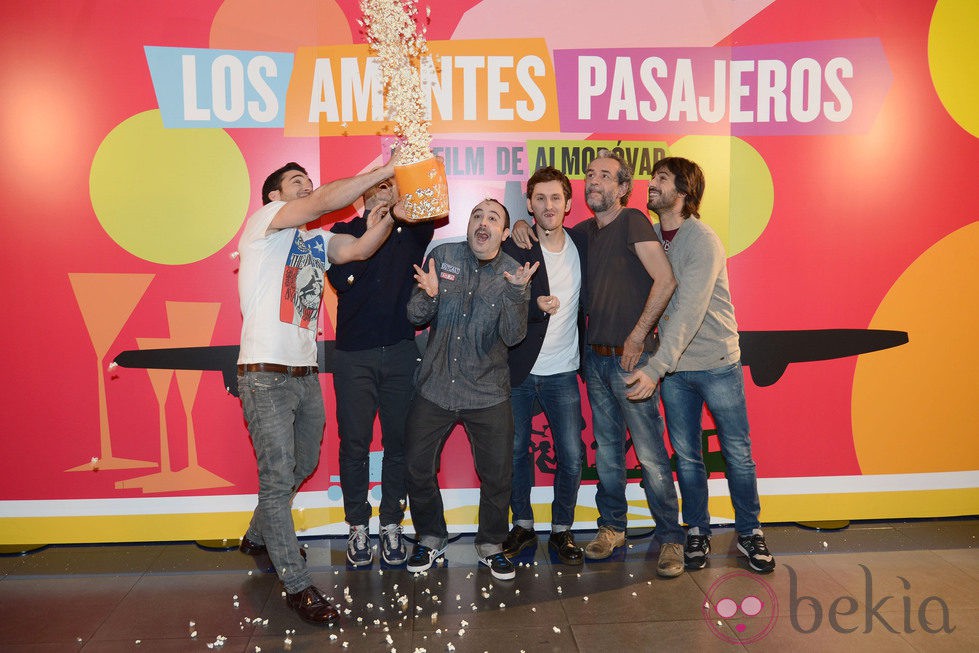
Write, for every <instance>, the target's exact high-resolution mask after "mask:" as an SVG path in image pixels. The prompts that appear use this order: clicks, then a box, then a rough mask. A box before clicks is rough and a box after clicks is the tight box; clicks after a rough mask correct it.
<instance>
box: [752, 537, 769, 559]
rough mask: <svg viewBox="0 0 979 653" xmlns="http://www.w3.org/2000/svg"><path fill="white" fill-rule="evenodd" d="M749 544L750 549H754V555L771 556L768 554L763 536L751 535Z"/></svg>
mask: <svg viewBox="0 0 979 653" xmlns="http://www.w3.org/2000/svg"><path fill="white" fill-rule="evenodd" d="M750 542H751V547H752V548H753V549H754V553H755V554H756V555H763V556H767V555H771V554H770V553H769V552H768V545H767V544H765V536H764V535H752V536H751V539H750Z"/></svg>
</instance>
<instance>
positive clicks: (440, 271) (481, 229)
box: [407, 199, 538, 579]
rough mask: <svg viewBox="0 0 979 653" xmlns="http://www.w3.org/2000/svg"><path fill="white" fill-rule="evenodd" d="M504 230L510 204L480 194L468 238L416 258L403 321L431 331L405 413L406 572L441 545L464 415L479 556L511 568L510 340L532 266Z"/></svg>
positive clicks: (422, 566)
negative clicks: (511, 251) (449, 476)
mask: <svg viewBox="0 0 979 653" xmlns="http://www.w3.org/2000/svg"><path fill="white" fill-rule="evenodd" d="M509 234H510V216H509V214H508V213H507V210H506V207H504V206H503V205H502V204H501V203H500V202H498V201H496V200H492V199H486V200H483V201H482V202H480V203H479V204H477V205H476V207H475V208H474V209H473V210H472V213H471V214H470V216H469V225H468V228H467V232H466V242H465V243H461V242H460V243H449V244H445V245H440V246H438V247H436V248H435V249H434V250H432V252H431V254H430V255H429V257H428V261H427V263H426V267H425V268H424V269H423V268H421V267H418V266H417V265H416V266H415V272H416V274H415V280H416V281H418V289H417V290H416V291H415V294H414V295H413V296H412V298H411V300H410V301H409V302H408V319H409V320H410V321H411V322H412V323H413V324H416V325H419V326H421V325H424V324H430V325H431V330H430V334H429V338H428V346H427V348H426V350H425V355H424V356H423V357H422V363H421V368H420V371H419V376H418V383H417V392H418V396H417V398H416V400H415V403H414V404H413V405H412V407H411V411H410V412H409V413H408V426H407V458H408V501H409V506H410V510H411V518H412V522H413V523H414V525H415V533H416V536H417V538H418V544H416V545H415V547H414V550H413V552H412V555H411V557H410V558H409V559H408V571H410V572H419V571H425V570H427V569H429V568H430V567H431V566H432V563H433V562H434V561H435V560H436V559H438V558H439V557H441V556H442V555H443V554H444V553H445V547H446V543H447V541H448V530H447V528H446V524H445V514H444V512H443V507H442V495H441V492H440V490H439V486H438V470H439V462H440V456H441V452H442V446H443V445H444V444H445V440H446V439H447V438H448V436H449V433H451V431H452V429H453V427H454V426H455V425H456V423H457V422H460V421H461V422H462V424H463V426H464V427H465V429H466V434H467V435H468V437H469V442H470V445H471V447H472V452H473V462H474V463H475V465H476V473H477V474H478V475H479V479H480V489H479V528H478V530H477V532H476V541H475V543H476V550H477V552H478V554H479V559H480V562H481V563H482V564H485V565H486V566H488V567H489V568H490V571H491V573H492V574H493V576H494V577H496V578H500V579H510V578H513V577H514V576H515V575H516V574H515V572H514V568H513V564H512V563H511V562H510V561H509V560H507V558H506V556H504V555H503V540H504V539H506V536H507V527H508V524H509V519H508V510H509V502H510V479H511V474H512V463H513V413H512V411H511V408H510V371H509V368H508V367H507V348H508V347H509V346H512V345H515V344H517V343H518V342H520V341H521V340H522V339H523V337H524V335H525V334H526V332H527V305H528V300H529V298H530V288H529V281H530V278H531V276H532V275H533V273H534V272H535V271H536V270H537V267H538V264H536V263H535V264H534V265H533V266H531V265H530V264H529V263H528V264H525V265H524V266H523V267H521V266H520V265H518V264H517V262H516V261H514V260H513V259H512V258H510V257H509V256H507V255H506V254H504V253H503V252H501V251H500V245H501V243H502V242H503V240H504V239H506V238H507V236H509Z"/></svg>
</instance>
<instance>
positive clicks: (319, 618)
mask: <svg viewBox="0 0 979 653" xmlns="http://www.w3.org/2000/svg"><path fill="white" fill-rule="evenodd" d="M286 603H288V604H289V607H290V608H292V609H293V610H295V611H296V614H298V615H299V616H300V617H302V619H303V620H304V621H308V622H309V623H311V624H321V625H327V626H332V625H333V624H335V623H336V622H337V620H338V619H339V618H340V611H339V610H337V609H336V608H335V607H333V604H332V603H330V602H329V601H327V600H326V597H325V596H323V592H321V591H319V589H317V587H316V586H315V585H310V586H309V587H307V588H306V589H304V590H302V591H301V592H296V593H295V594H286Z"/></svg>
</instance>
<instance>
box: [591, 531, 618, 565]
mask: <svg viewBox="0 0 979 653" xmlns="http://www.w3.org/2000/svg"><path fill="white" fill-rule="evenodd" d="M620 546H625V531H617V530H615V529H614V528H609V527H608V526H599V528H598V534H596V535H595V539H594V540H592V541H591V542H589V543H588V545H587V546H585V557H586V558H588V559H589V560H604V559H605V558H607V557H609V556H610V555H612V552H613V551H615V550H616V549H617V548H619V547H620Z"/></svg>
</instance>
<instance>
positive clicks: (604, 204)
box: [585, 191, 615, 213]
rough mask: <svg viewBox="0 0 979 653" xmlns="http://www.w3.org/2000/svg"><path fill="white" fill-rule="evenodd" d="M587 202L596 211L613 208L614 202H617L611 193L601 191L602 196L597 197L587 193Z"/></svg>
mask: <svg viewBox="0 0 979 653" xmlns="http://www.w3.org/2000/svg"><path fill="white" fill-rule="evenodd" d="M599 192H600V191H599ZM585 204H587V205H588V208H589V209H591V210H592V211H594V212H595V213H601V212H602V211H608V210H609V209H610V208H612V206H613V204H615V198H614V197H612V195H611V194H610V193H601V192H600V198H598V197H595V196H594V195H592V194H591V193H587V194H586V195H585Z"/></svg>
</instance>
